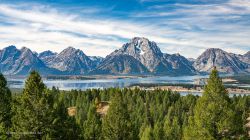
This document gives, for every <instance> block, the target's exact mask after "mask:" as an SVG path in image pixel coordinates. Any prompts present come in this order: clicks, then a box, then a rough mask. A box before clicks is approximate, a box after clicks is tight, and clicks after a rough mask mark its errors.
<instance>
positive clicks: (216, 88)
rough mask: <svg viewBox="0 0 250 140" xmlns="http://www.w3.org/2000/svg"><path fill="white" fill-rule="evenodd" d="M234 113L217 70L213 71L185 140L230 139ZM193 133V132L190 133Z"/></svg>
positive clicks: (198, 101)
mask: <svg viewBox="0 0 250 140" xmlns="http://www.w3.org/2000/svg"><path fill="white" fill-rule="evenodd" d="M232 125H233V111H232V109H231V108H230V105H229V97H228V92H227V90H226V89H225V87H224V86H223V83H222V80H221V79H220V78H219V75H218V72H217V70H216V69H213V70H212V72H211V74H210V77H209V79H208V81H207V85H206V86H205V88H204V92H203V94H202V97H200V98H199V99H198V100H197V104H196V106H195V108H194V117H193V118H192V117H191V118H190V126H189V129H186V130H188V131H185V133H186V134H185V138H184V139H221V138H225V137H229V136H230V133H231V132H232V128H233V126H232ZM190 131H192V132H190Z"/></svg>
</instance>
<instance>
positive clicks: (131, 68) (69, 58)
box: [0, 37, 250, 75]
mask: <svg viewBox="0 0 250 140" xmlns="http://www.w3.org/2000/svg"><path fill="white" fill-rule="evenodd" d="M214 66H216V67H217V69H218V70H219V71H220V72H223V73H246V72H250V51H249V52H248V53H246V54H244V55H237V54H233V53H227V52H225V51H223V50H221V49H216V48H211V49H207V50H206V51H205V52H204V53H202V54H201V55H200V56H199V57H198V58H197V59H190V58H189V59H187V58H185V57H184V56H181V55H180V54H167V53H162V52H161V50H160V48H159V47H158V46H157V44H156V43H155V42H153V41H149V40H148V39H146V38H143V37H142V38H140V37H135V38H133V39H131V40H130V42H128V43H126V44H124V45H123V46H122V47H121V48H120V49H118V50H115V51H114V52H112V53H111V54H110V55H108V56H107V57H106V58H102V57H98V56H87V55H85V53H84V52H83V51H81V50H79V49H75V48H73V47H68V48H66V49H64V50H63V51H62V52H60V53H59V54H57V53H54V52H51V51H49V50H48V51H44V52H42V53H40V54H37V53H35V52H32V51H31V50H30V49H28V48H25V47H24V48H22V49H20V50H19V49H17V48H16V47H15V46H9V47H6V48H4V49H3V50H0V72H1V73H3V74H13V75H26V74H28V73H29V72H30V71H31V70H37V71H39V72H40V73H42V74H43V75H48V74H70V75H79V74H156V75H193V74H198V73H209V72H210V71H211V69H212V68H213V67H214Z"/></svg>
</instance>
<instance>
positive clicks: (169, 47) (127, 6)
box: [0, 0, 250, 58]
mask: <svg viewBox="0 0 250 140" xmlns="http://www.w3.org/2000/svg"><path fill="white" fill-rule="evenodd" d="M135 36H139V37H146V38H148V39H149V40H151V41H155V42H156V43H157V44H158V46H159V47H160V48H161V50H162V51H163V52H165V53H170V54H172V53H180V54H182V55H184V56H186V57H193V58H196V57H198V55H200V54H201V53H202V52H203V51H204V50H205V49H207V48H221V49H224V50H226V51H228V52H233V53H237V54H244V53H246V52H247V51H249V50H250V1H249V0H29V1H28V0H11V1H10V0H0V48H4V47H6V46H9V45H16V46H17V47H18V48H21V47H23V46H26V47H28V48H30V49H32V50H33V51H37V52H41V51H45V50H48V49H49V50H52V51H56V52H60V51H62V50H63V49H65V48H66V47H68V46H73V47H75V48H79V49H81V50H83V51H84V52H85V53H86V54H87V55H98V56H106V55H108V54H109V53H111V52H112V51H114V50H115V49H118V48H120V47H121V46H122V45H123V44H124V43H126V42H128V41H129V40H130V39H131V38H133V37H135Z"/></svg>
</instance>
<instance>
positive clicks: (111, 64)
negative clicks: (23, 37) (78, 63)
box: [90, 55, 148, 74]
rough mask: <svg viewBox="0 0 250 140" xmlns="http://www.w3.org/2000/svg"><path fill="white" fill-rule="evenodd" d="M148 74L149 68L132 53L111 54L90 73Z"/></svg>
mask: <svg viewBox="0 0 250 140" xmlns="http://www.w3.org/2000/svg"><path fill="white" fill-rule="evenodd" d="M138 73H140V74H146V73H148V70H147V68H146V67H145V66H143V65H142V64H141V62H139V61H138V60H136V59H135V58H133V57H132V56H130V55H110V56H107V57H106V58H105V60H104V61H103V63H101V64H100V65H99V66H98V67H97V69H95V70H93V71H91V72H90V74H138Z"/></svg>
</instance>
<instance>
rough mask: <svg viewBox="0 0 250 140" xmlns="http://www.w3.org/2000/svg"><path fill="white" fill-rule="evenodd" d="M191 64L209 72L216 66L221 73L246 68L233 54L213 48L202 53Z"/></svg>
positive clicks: (237, 71) (242, 70) (201, 70)
mask: <svg viewBox="0 0 250 140" xmlns="http://www.w3.org/2000/svg"><path fill="white" fill-rule="evenodd" d="M193 66H194V67H195V68H196V70H197V71H200V72H209V71H211V69H212V68H213V67H214V66H216V67H217V69H218V71H220V72H223V73H242V72H244V70H245V69H246V68H247V65H246V64H245V63H244V62H242V61H241V60H240V59H239V58H238V57H236V56H235V55H233V54H229V53H227V52H225V51H223V50H221V49H215V48H212V49H207V50H206V51H205V52H204V53H202V54H201V56H199V57H198V58H197V59H196V61H195V62H194V64H193Z"/></svg>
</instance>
